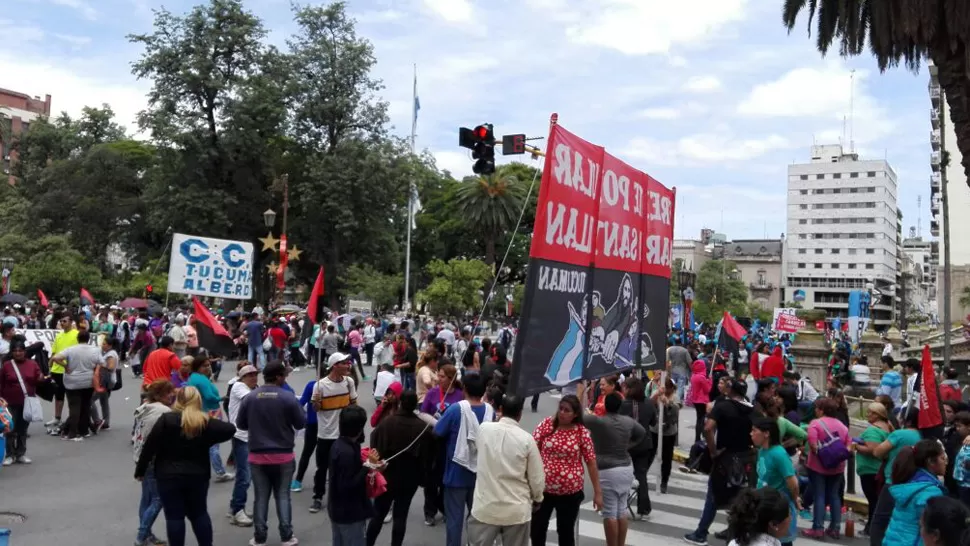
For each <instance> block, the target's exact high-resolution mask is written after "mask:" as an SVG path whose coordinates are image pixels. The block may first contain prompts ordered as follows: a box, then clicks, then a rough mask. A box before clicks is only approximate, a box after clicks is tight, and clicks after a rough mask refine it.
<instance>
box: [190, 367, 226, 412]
mask: <svg viewBox="0 0 970 546" xmlns="http://www.w3.org/2000/svg"><path fill="white" fill-rule="evenodd" d="M211 375H212V364H211V362H210V361H209V358H208V357H206V356H201V355H200V356H197V357H196V358H195V360H193V361H192V375H190V376H189V379H188V381H186V382H185V383H184V385H183V386H186V387H195V388H196V389H198V390H199V394H200V395H201V396H202V410H203V411H206V412H213V411H218V410H219V409H220V408H221V407H222V395H221V394H219V389H217V388H216V386H215V385H214V384H213V383H212V381H211V380H210V379H209V376H211Z"/></svg>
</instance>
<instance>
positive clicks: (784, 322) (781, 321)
mask: <svg viewBox="0 0 970 546" xmlns="http://www.w3.org/2000/svg"><path fill="white" fill-rule="evenodd" d="M804 327H805V321H804V320H802V319H800V318H798V317H797V316H795V315H788V314H781V315H778V322H776V323H775V331H776V332H786V333H789V334H793V333H795V332H797V331H799V330H801V329H802V328H804Z"/></svg>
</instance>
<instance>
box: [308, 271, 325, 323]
mask: <svg viewBox="0 0 970 546" xmlns="http://www.w3.org/2000/svg"><path fill="white" fill-rule="evenodd" d="M322 297H323V266H322V265H321V266H320V272H319V273H317V280H316V282H314V283H313V290H311V291H310V301H309V303H308V304H307V308H306V315H307V316H308V317H310V322H312V323H313V324H317V323H318V322H320V321H319V320H317V319H318V318H319V313H320V298H322Z"/></svg>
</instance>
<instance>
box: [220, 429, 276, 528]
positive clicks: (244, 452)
mask: <svg viewBox="0 0 970 546" xmlns="http://www.w3.org/2000/svg"><path fill="white" fill-rule="evenodd" d="M232 458H233V459H235V460H236V482H235V483H234V484H233V486H232V497H231V498H230V499H229V512H230V513H232V514H235V513H237V512H239V511H240V510H242V509H243V508H245V507H246V492H247V491H249V483H250V482H251V481H252V475H251V473H250V472H251V470H252V467H251V466H250V465H249V442H244V441H242V440H240V439H239V438H233V439H232ZM286 485H289V482H287V484H286ZM287 540H288V539H287ZM257 542H258V541H257ZM263 542H265V540H264V541H263ZM284 542H285V541H284Z"/></svg>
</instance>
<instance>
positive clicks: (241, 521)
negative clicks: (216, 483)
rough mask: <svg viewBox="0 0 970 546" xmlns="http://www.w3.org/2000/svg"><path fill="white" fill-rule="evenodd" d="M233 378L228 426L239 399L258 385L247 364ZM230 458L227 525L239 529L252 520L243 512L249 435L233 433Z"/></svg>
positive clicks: (252, 368)
mask: <svg viewBox="0 0 970 546" xmlns="http://www.w3.org/2000/svg"><path fill="white" fill-rule="evenodd" d="M236 377H238V379H236V382H235V383H233V385H232V389H230V390H229V422H230V423H232V424H233V425H235V424H236V418H237V417H239V407H240V406H242V401H243V398H245V397H246V396H248V395H249V393H250V392H252V390H253V389H255V388H256V385H257V383H258V382H259V371H258V370H257V369H256V366H253V365H252V364H247V365H245V366H243V367H242V368H239V372H237V373H236ZM232 457H233V459H235V461H236V481H235V483H234V484H233V487H232V496H231V497H230V498H229V514H228V515H229V523H231V524H232V525H236V526H239V527H249V526H251V525H252V524H253V520H252V518H250V517H249V516H248V515H246V510H245V508H246V496H247V493H248V492H249V484H250V482H251V481H252V474H251V473H250V470H249V432H247V431H245V430H240V429H238V428H237V429H236V435H235V436H233V438H232Z"/></svg>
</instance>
